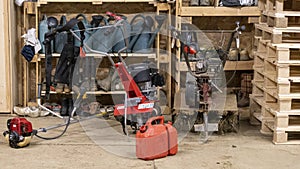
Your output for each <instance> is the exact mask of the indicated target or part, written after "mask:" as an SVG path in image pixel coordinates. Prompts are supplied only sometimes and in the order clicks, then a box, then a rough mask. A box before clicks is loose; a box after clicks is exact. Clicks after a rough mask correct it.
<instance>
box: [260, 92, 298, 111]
mask: <svg viewBox="0 0 300 169" xmlns="http://www.w3.org/2000/svg"><path fill="white" fill-rule="evenodd" d="M264 101H265V105H264V106H265V107H271V108H272V110H274V111H277V112H295V111H299V110H300V94H286V95H284V94H278V95H274V94H273V93H272V91H271V92H270V90H268V89H266V90H265V92H264Z"/></svg>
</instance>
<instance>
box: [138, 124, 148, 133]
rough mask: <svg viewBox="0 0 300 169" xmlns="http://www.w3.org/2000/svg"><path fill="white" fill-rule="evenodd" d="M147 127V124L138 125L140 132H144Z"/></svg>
mask: <svg viewBox="0 0 300 169" xmlns="http://www.w3.org/2000/svg"><path fill="white" fill-rule="evenodd" d="M147 129H148V127H147V126H141V127H140V132H141V133H145V132H146V131H147Z"/></svg>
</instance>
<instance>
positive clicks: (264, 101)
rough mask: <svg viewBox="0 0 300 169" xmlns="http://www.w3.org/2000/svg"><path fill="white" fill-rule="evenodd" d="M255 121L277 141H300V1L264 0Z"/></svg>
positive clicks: (258, 38)
mask: <svg viewBox="0 0 300 169" xmlns="http://www.w3.org/2000/svg"><path fill="white" fill-rule="evenodd" d="M259 8H260V10H261V11H262V14H261V17H260V23H259V24H256V25H255V37H254V39H255V40H254V45H255V49H254V50H255V51H254V55H255V57H254V66H253V68H254V79H253V81H252V84H253V90H252V95H251V96H250V98H251V100H250V112H251V121H252V122H256V121H255V120H258V121H260V122H261V133H265V134H268V133H269V134H272V135H273V142H274V143H275V144H300V2H299V1H295V0H286V1H283V0H275V1H273V0H260V1H259Z"/></svg>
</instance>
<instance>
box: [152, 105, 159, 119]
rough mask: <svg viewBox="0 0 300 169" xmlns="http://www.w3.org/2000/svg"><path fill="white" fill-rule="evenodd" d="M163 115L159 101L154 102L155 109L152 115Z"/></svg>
mask: <svg viewBox="0 0 300 169" xmlns="http://www.w3.org/2000/svg"><path fill="white" fill-rule="evenodd" d="M155 116H161V108H160V106H159V105H158V104H157V103H154V107H153V111H152V113H151V117H155Z"/></svg>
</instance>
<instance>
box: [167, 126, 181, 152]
mask: <svg viewBox="0 0 300 169" xmlns="http://www.w3.org/2000/svg"><path fill="white" fill-rule="evenodd" d="M165 126H166V127H167V133H168V137H169V148H168V150H169V153H168V155H175V154H176V153H177V151H178V143H177V130H176V128H175V127H173V126H172V123H168V124H165Z"/></svg>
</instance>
